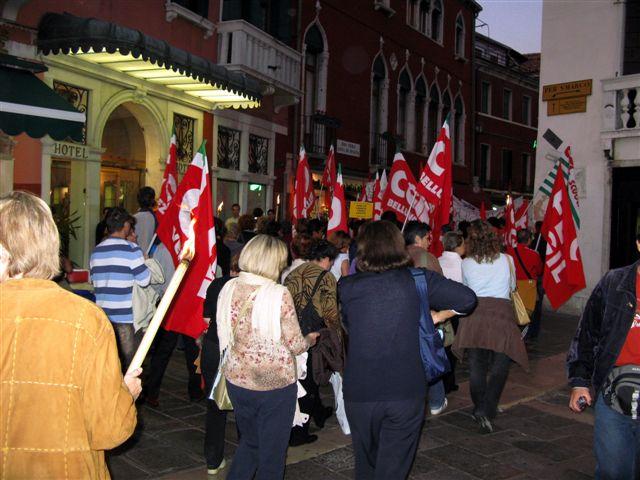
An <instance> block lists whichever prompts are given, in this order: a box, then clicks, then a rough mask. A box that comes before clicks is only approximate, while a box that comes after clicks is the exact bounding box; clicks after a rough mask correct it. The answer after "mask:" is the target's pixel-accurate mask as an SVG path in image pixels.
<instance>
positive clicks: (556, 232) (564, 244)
mask: <svg viewBox="0 0 640 480" xmlns="http://www.w3.org/2000/svg"><path fill="white" fill-rule="evenodd" d="M542 236H543V237H544V239H545V240H546V241H547V255H546V260H545V268H544V276H543V278H542V285H543V286H544V290H545V293H546V294H547V297H549V301H550V302H551V306H552V307H553V308H555V309H557V308H559V307H560V306H561V305H562V304H563V303H565V302H566V301H567V300H569V298H571V296H572V295H573V294H574V293H576V292H578V291H580V290H582V289H583V288H585V286H586V282H585V278H584V269H583V267H582V257H581V255H580V247H579V246H578V236H577V234H576V226H575V224H574V222H573V215H572V212H571V200H570V199H569V194H568V192H567V188H566V184H565V181H564V175H563V174H562V165H559V167H558V175H556V179H555V182H554V184H553V190H552V191H551V197H550V199H549V204H548V205H547V213H546V214H545V216H544V222H543V224H542Z"/></svg>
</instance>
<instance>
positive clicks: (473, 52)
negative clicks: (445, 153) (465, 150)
mask: <svg viewBox="0 0 640 480" xmlns="http://www.w3.org/2000/svg"><path fill="white" fill-rule="evenodd" d="M477 18H478V12H474V14H473V28H472V29H471V32H470V33H471V109H470V110H471V185H472V186H473V177H474V176H475V174H476V119H477V115H476V31H475V26H476V19H477ZM481 188H482V187H481Z"/></svg>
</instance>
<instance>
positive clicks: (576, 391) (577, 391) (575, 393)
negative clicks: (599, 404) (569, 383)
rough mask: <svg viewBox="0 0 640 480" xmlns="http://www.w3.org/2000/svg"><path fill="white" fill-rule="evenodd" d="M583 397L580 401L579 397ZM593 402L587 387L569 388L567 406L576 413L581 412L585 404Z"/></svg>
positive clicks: (585, 406)
mask: <svg viewBox="0 0 640 480" xmlns="http://www.w3.org/2000/svg"><path fill="white" fill-rule="evenodd" d="M581 398H584V400H583V401H582V402H585V403H582V404H581V402H580V399H581ZM592 403H593V399H592V398H591V392H590V391H589V389H588V388H584V387H574V388H572V389H571V398H570V399H569V408H570V409H571V410H573V411H574V412H576V413H582V411H583V410H584V409H585V408H587V405H589V406H591V404H592Z"/></svg>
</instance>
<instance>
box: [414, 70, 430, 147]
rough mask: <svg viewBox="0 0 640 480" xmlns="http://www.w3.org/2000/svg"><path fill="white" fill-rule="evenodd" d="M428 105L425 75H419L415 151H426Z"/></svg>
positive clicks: (417, 82)
mask: <svg viewBox="0 0 640 480" xmlns="http://www.w3.org/2000/svg"><path fill="white" fill-rule="evenodd" d="M426 106H427V84H426V83H425V81H424V78H423V77H419V78H418V80H417V81H416V104H415V119H416V121H415V122H416V123H415V125H416V144H415V151H416V152H420V153H424V149H425V148H424V143H425V128H424V127H425V125H426V124H425V121H424V120H425V118H424V114H425V108H426Z"/></svg>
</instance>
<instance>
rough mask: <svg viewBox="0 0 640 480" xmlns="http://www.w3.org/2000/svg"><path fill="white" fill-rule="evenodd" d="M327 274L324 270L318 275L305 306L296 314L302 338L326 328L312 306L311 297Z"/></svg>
mask: <svg viewBox="0 0 640 480" xmlns="http://www.w3.org/2000/svg"><path fill="white" fill-rule="evenodd" d="M327 273H328V272H327V271H326V270H325V271H323V272H322V273H321V274H320V275H318V279H317V280H316V283H315V285H314V286H313V289H311V295H309V298H308V300H307V304H306V305H305V306H304V308H302V309H301V310H300V311H299V312H297V313H298V323H299V324H300V331H301V332H302V335H303V336H304V335H307V334H308V333H311V332H317V331H318V330H320V329H322V328H325V327H326V325H325V323H324V319H323V318H322V317H321V316H320V315H319V314H318V311H317V310H316V307H315V305H314V304H313V297H314V296H315V294H316V292H317V291H318V289H319V288H320V284H321V283H322V279H323V278H324V276H325V275H326V274H327Z"/></svg>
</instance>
